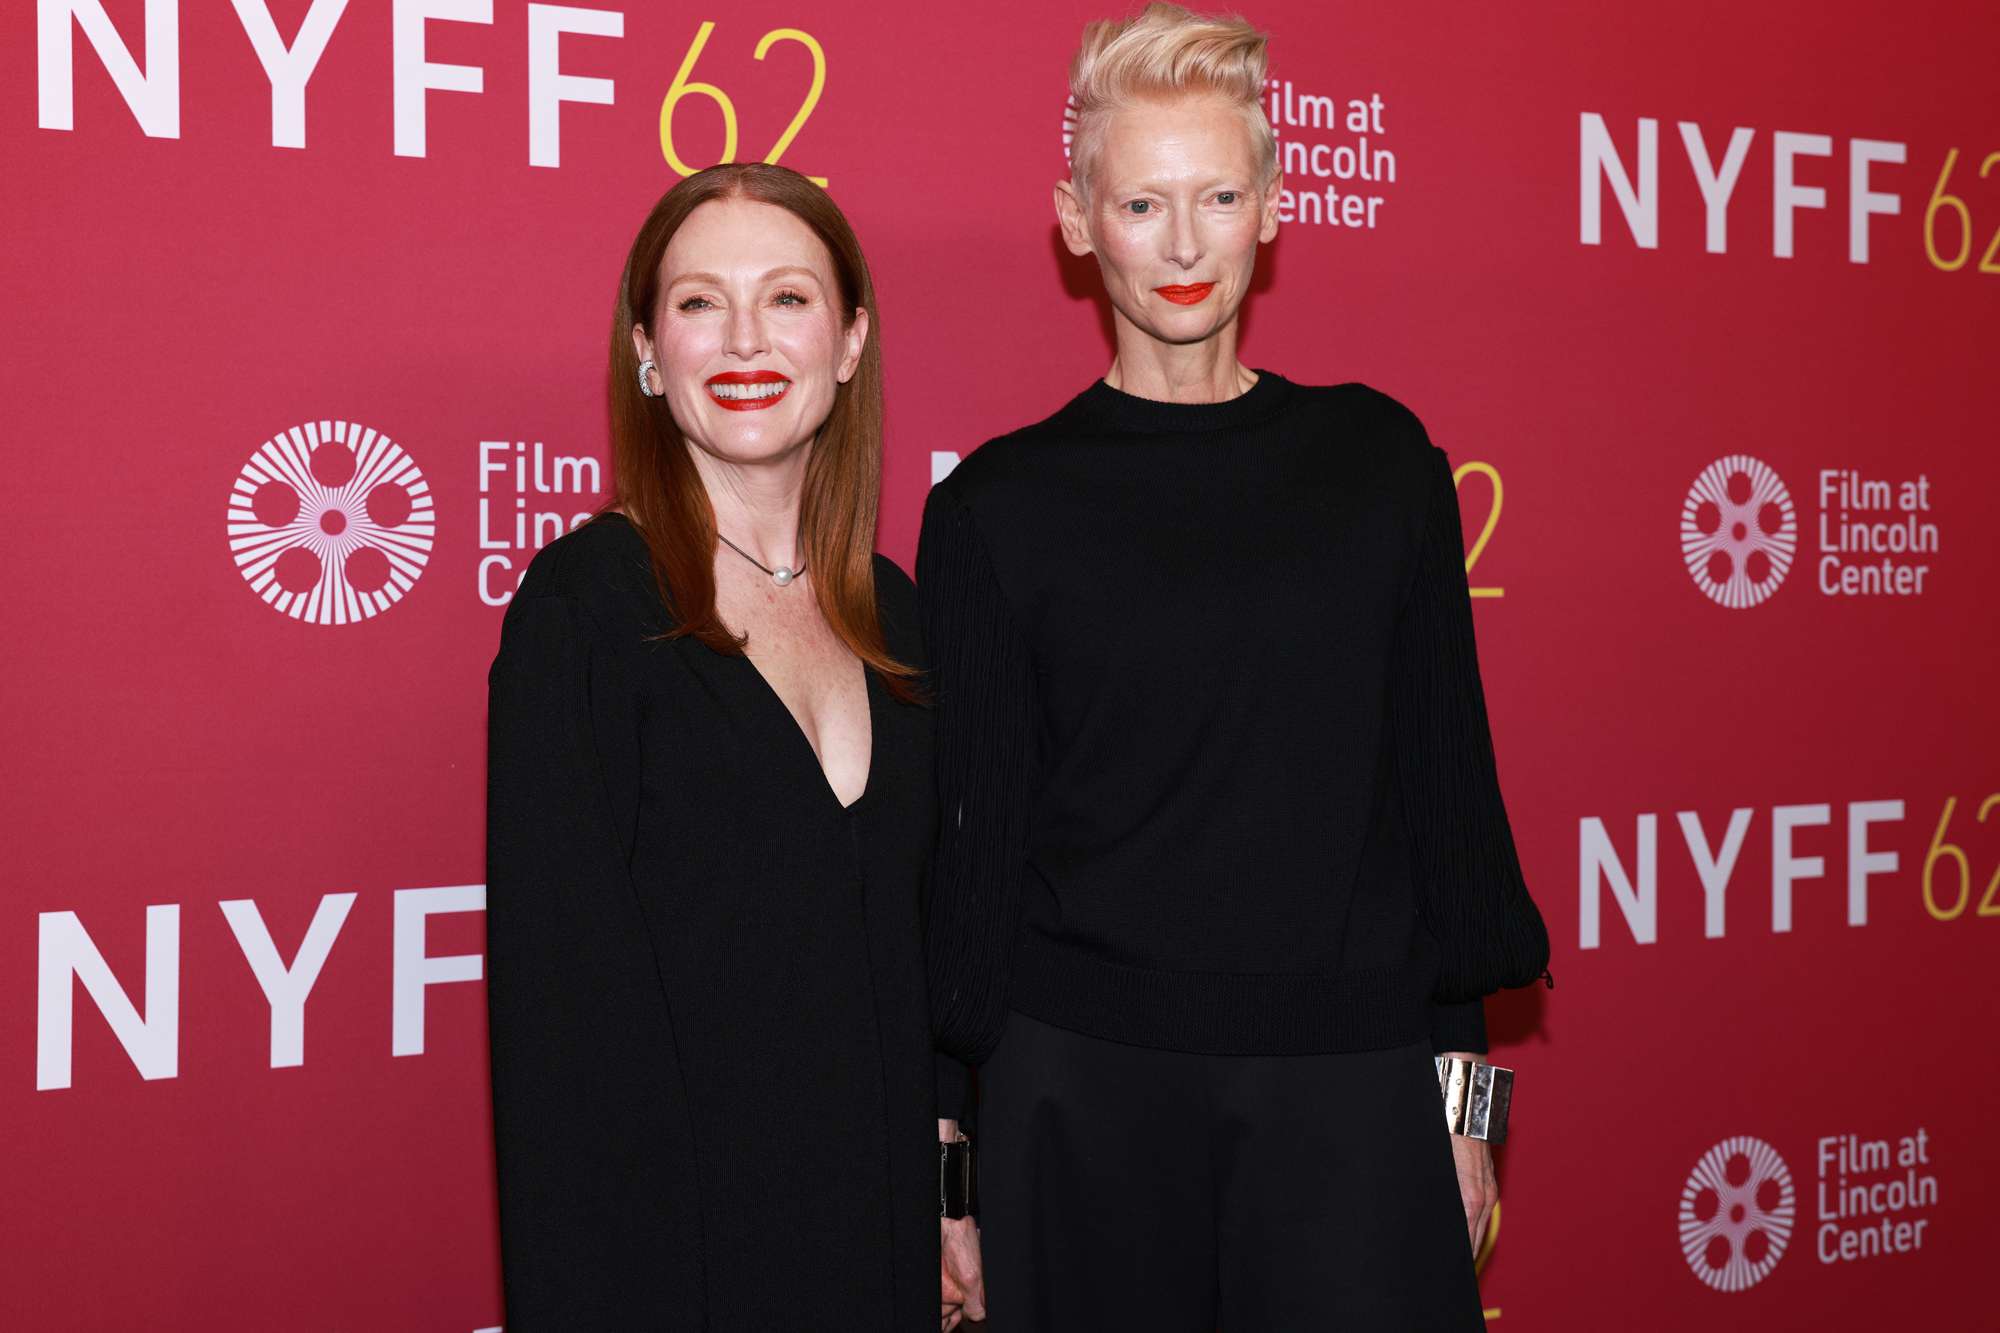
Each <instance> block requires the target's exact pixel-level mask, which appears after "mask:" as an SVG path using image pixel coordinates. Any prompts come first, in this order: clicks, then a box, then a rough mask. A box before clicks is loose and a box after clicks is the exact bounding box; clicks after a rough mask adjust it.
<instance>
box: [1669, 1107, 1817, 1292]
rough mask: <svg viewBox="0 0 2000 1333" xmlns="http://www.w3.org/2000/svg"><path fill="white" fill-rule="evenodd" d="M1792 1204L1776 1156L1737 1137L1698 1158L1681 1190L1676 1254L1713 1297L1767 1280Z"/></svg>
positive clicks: (1788, 1178)
mask: <svg viewBox="0 0 2000 1333" xmlns="http://www.w3.org/2000/svg"><path fill="white" fill-rule="evenodd" d="M1797 1211H1798V1199H1797V1196H1796V1195H1795V1193H1794V1192H1793V1190H1792V1173H1791V1170H1790V1169H1789V1168H1788V1167H1786V1165H1785V1159H1784V1158H1782V1157H1780V1156H1778V1150H1777V1149H1776V1148H1773V1147H1772V1146H1771V1145H1770V1144H1768V1143H1766V1142H1764V1140H1762V1139H1757V1138H1752V1137H1750V1136H1749V1135H1748V1134H1738V1135H1736V1136H1735V1137H1733V1138H1727V1139H1724V1140H1723V1141H1722V1142H1720V1143H1718V1144H1716V1145H1715V1146H1714V1147H1713V1148H1710V1149H1709V1150H1708V1151H1707V1152H1705V1153H1703V1154H1702V1157H1701V1160H1700V1161H1699V1162H1696V1163H1695V1165H1694V1170H1693V1171H1691V1172H1689V1173H1688V1178H1687V1183H1686V1184H1685V1185H1683V1186H1681V1211H1680V1228H1681V1253H1682V1254H1683V1255H1685V1256H1686V1258H1687V1262H1688V1267H1689V1268H1692V1269H1693V1270H1694V1275H1695V1276H1696V1277H1698V1278H1700V1279H1701V1280H1702V1281H1703V1282H1706V1283H1707V1284H1708V1285H1709V1286H1711V1287H1714V1288H1715V1289H1716V1290H1717V1291H1742V1290H1743V1289H1744V1288H1745V1287H1754V1286H1756V1285H1757V1284H1758V1283H1759V1282H1762V1281H1763V1280H1764V1279H1765V1278H1766V1277H1769V1276H1770V1273H1771V1270H1772V1269H1773V1268H1776V1267H1777V1266H1778V1260H1779V1259H1781V1258H1783V1257H1784V1254H1785V1245H1786V1244H1787V1242H1789V1241H1790V1240H1791V1238H1792V1218H1793V1216H1794V1214H1796V1213H1797Z"/></svg>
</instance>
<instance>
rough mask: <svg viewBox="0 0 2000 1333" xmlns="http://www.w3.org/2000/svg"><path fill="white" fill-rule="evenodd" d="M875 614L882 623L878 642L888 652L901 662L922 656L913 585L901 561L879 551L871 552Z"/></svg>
mask: <svg viewBox="0 0 2000 1333" xmlns="http://www.w3.org/2000/svg"><path fill="white" fill-rule="evenodd" d="M875 616H876V619H877V620H878V621H879V622H880V623H881V626H882V642H883V643H885V644H886V645H888V648H889V651H890V652H891V653H892V654H894V655H895V656H896V657H898V658H901V659H902V660H903V661H905V662H908V661H911V660H913V659H918V658H921V657H922V655H923V654H922V649H923V636H922V632H921V631H920V630H919V628H918V623H919V612H918V606H917V585H916V584H915V583H912V582H911V581H910V576H909V575H908V574H905V573H904V572H903V567H902V566H901V565H899V564H897V563H896V562H895V561H894V560H891V559H890V558H889V557H888V556H886V555H883V554H882V553H881V552H879V551H878V552H876V553H875Z"/></svg>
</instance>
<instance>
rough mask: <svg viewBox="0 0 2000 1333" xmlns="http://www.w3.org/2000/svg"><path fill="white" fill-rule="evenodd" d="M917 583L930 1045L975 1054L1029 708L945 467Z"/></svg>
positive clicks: (1023, 646)
mask: <svg viewBox="0 0 2000 1333" xmlns="http://www.w3.org/2000/svg"><path fill="white" fill-rule="evenodd" d="M917 595H918V598H919V600H920V602H921V604H922V608H923V626H924V641H925V644H926V645H927V647H928V648H929V650H930V654H931V682H932V688H933V691H934V697H935V701H936V727H937V731H936V736H937V784H938V789H937V794H938V822H939V828H938V841H937V851H936V856H935V859H934V861H933V865H932V884H931V897H930V919H929V922H928V927H927V931H926V947H927V950H928V963H929V969H930V1002H931V1023H932V1026H933V1029H934V1030H935V1032H936V1034H937V1040H938V1045H939V1047H940V1049H942V1050H944V1051H945V1052H947V1053H948V1054H950V1055H954V1056H957V1057H958V1058H959V1059H962V1060H964V1061H966V1062H967V1063H969V1064H975V1065H977V1064H983V1063H984V1062H985V1059H986V1057H987V1056H988V1055H989V1054H990V1053H991V1052H992V1050H993V1049H994V1047H995V1046H997V1045H998V1044H999V1041H1000V1036H1001V1031H1002V1028H1003V1026H1004V1024H1005V1021H1006V1014H1007V994H1008V987H1009V981H1010V975H1009V964H1010V962H1011V958H1012V954H1013V946H1014V939H1015V934H1016V932H1017V930H1018V928H1019V923H1020V915H1021V885H1022V876H1023V875H1024V874H1025V873H1026V855H1027V854H1026V842H1027V827H1028V819H1029V813H1030V809H1029V807H1030V802H1031V800H1032V792H1033V783H1034V763H1035V736H1036V725H1037V713H1036V703H1035V691H1034V672H1033V666H1032V661H1031V658H1030V655H1029V650H1028V647H1027V643H1026V641H1025V639H1024V638H1023V637H1022V635H1021V633H1020V631H1019V629H1018V628H1017V626H1016V624H1015V621H1014V618H1013V614H1012V611H1011V610H1010V608H1009V606H1008V603H1007V600H1006V597H1005V594H1004V593H1003V591H1002V589H1001V587H1000V584H999V582H998V581H997V579H996V578H995V576H994V572H993V567H992V564H991V562H990V561H989V559H988V557H987V553H986V548H985V547H984V546H983V545H982V543H981V541H980V536H979V531H978V528H977V527H976V525H975V523H974V519H973V516H972V515H971V514H970V513H969V512H968V511H967V510H966V509H965V508H964V507H963V506H962V504H961V503H960V502H959V501H958V499H957V498H956V497H955V496H954V494H953V493H952V490H951V487H950V483H949V480H947V481H946V482H944V483H940V484H939V485H938V486H936V487H933V488H932V490H931V493H930V498H929V500H928V501H927V502H926V503H925V506H924V521H923V531H922V535H921V537H920V538H919V542H918V547H917Z"/></svg>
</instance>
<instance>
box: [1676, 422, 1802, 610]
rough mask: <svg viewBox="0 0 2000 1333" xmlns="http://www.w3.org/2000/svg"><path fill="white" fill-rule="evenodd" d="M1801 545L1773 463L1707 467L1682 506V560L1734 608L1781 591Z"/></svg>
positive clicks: (1739, 458) (1743, 457)
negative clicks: (1771, 465)
mask: <svg viewBox="0 0 2000 1333" xmlns="http://www.w3.org/2000/svg"><path fill="white" fill-rule="evenodd" d="M1798 545H1799V517H1798V513H1797V511H1796V510H1794V509H1793V508H1792V496H1791V493H1790V492H1789V491H1787V490H1786V489H1785V483H1784V482H1783V481H1782V480H1781V479H1780V478H1779V476H1778V474H1777V473H1776V472H1774V471H1772V470H1771V467H1770V465H1769V464H1767V463H1765V462H1764V461H1763V460H1761V459H1757V458H1752V457H1751V456H1750V455H1748V454H1731V455H1730V456H1729V457H1727V458H1718V459H1716V460H1715V461H1714V462H1713V463H1710V464H1709V465H1708V466H1707V467H1706V468H1703V469H1702V473H1701V475H1700V476H1699V477H1696V478H1695V479H1694V485H1693V486H1691V487H1689V488H1688V493H1687V500H1686V501H1685V502H1684V503H1683V504H1682V505H1681V557H1682V558H1683V559H1685V560H1686V561H1687V571H1688V577H1689V578H1692V579H1693V580H1694V586H1695V587H1697V588H1700V589H1701V590H1702V591H1703V592H1705V593H1707V594H1708V595H1709V596H1710V597H1711V598H1713V599H1714V600H1715V601H1717V602H1720V603H1721V604H1722V605H1724V606H1726V607H1729V608H1730V609H1731V610H1738V611H1740V610H1742V609H1744V608H1746V607H1752V606H1756V605H1757V604H1758V603H1759V602H1762V601H1764V600H1765V599H1766V598H1768V597H1769V596H1770V595H1771V594H1772V593H1774V592H1776V591H1777V590H1778V585H1779V584H1780V583H1783V582H1784V581H1785V572H1786V571H1787V570H1789V569H1790V568H1791V567H1792V554H1793V552H1795V551H1796V550H1798Z"/></svg>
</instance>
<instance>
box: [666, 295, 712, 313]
mask: <svg viewBox="0 0 2000 1333" xmlns="http://www.w3.org/2000/svg"><path fill="white" fill-rule="evenodd" d="M708 306H709V301H708V298H707V297H706V296H690V297H688V299H687V300H685V301H682V302H681V303H680V304H679V305H677V306H675V307H674V309H676V310H685V311H694V310H706V309H708Z"/></svg>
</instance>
